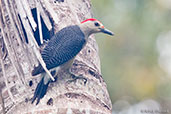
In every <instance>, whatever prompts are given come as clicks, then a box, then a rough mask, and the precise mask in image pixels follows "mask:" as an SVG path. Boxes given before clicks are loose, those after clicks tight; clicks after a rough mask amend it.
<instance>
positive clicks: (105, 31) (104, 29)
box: [100, 28, 114, 36]
mask: <svg viewBox="0 0 171 114" xmlns="http://www.w3.org/2000/svg"><path fill="white" fill-rule="evenodd" d="M100 31H101V32H103V33H105V34H108V35H111V36H113V35H114V33H113V32H112V31H110V30H108V29H106V28H100Z"/></svg>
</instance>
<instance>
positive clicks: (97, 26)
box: [80, 18, 114, 36]
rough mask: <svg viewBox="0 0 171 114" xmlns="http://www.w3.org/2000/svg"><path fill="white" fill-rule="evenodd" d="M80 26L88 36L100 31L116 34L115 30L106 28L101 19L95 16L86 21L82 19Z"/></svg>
mask: <svg viewBox="0 0 171 114" xmlns="http://www.w3.org/2000/svg"><path fill="white" fill-rule="evenodd" d="M80 27H81V29H82V31H83V32H84V34H86V35H88V36H89V35H91V34H93V33H100V32H101V33H105V34H108V35H114V34H113V32H111V31H109V30H108V29H106V28H105V27H104V26H103V24H102V23H101V22H100V21H98V20H97V19H94V18H90V19H87V20H85V21H82V22H81V24H80Z"/></svg>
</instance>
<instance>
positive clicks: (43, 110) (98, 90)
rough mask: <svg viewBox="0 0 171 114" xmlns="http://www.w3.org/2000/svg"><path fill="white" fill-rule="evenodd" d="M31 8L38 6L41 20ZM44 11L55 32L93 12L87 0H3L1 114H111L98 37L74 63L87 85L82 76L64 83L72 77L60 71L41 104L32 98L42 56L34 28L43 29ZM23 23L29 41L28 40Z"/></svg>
mask: <svg viewBox="0 0 171 114" xmlns="http://www.w3.org/2000/svg"><path fill="white" fill-rule="evenodd" d="M59 1H60V2H59ZM33 8H37V19H38V23H39V24H38V23H36V21H35V20H34V18H33V15H32V13H31V10H32V9H33ZM18 15H20V17H21V21H22V22H21V21H20V19H19V16H18ZM40 16H41V17H42V19H43V21H44V23H45V25H46V27H47V28H48V29H49V30H51V29H52V28H53V29H52V30H51V31H54V32H55V33H56V32H57V31H58V30H60V29H61V28H63V27H65V26H67V25H71V24H77V23H80V21H83V20H84V19H87V18H90V17H92V13H91V4H90V1H89V0H64V2H63V0H57V1H56V2H55V0H0V104H1V106H0V113H2V114H5V113H7V114H25V113H26V114H33V113H36V114H38V113H39V114H50V113H51V114H55V113H59V114H66V113H67V114H84V113H86V114H94V113H95V114H108V113H109V114H110V113H111V110H112V106H111V100H110V98H109V94H108V92H107V88H106V84H105V82H104V80H103V78H102V76H101V72H100V60H99V56H98V47H97V44H96V41H95V39H94V36H91V37H92V38H90V40H89V41H88V44H87V45H86V47H85V48H84V49H83V50H82V51H81V52H80V54H79V55H78V56H77V57H76V59H75V61H74V64H73V66H72V68H71V71H72V72H73V73H75V74H76V75H80V74H82V75H83V76H85V77H86V78H87V79H88V81H87V83H86V85H84V84H83V80H78V81H77V82H76V83H66V82H67V80H70V79H71V78H70V76H69V75H68V74H67V72H65V71H62V70H60V71H59V74H58V81H57V82H55V83H52V84H50V85H49V88H48V92H47V94H46V96H45V97H44V98H43V99H41V101H40V103H39V104H38V105H37V106H35V105H33V104H31V102H30V99H31V98H32V97H33V93H34V89H35V88H36V86H37V83H38V82H39V80H40V75H38V76H36V77H33V76H31V71H32V69H33V68H34V65H37V64H38V59H39V60H40V61H41V58H40V57H39V56H40V52H39V50H40V49H39V47H38V45H37V44H36V41H35V38H34V35H33V31H32V29H31V28H33V30H36V28H38V29H39V32H40V33H42V31H41V28H42V27H41V19H40ZM50 20H52V21H50ZM21 23H23V25H24V29H25V31H26V34H27V37H28V41H29V44H27V43H26V42H25V35H24V32H23V29H22V26H21ZM52 23H53V24H52ZM42 34H43V33H42ZM42 34H40V40H41V42H42V41H43V40H42V39H43V37H42ZM31 82H32V83H33V84H32V86H31V87H30V86H29V83H30V84H31ZM49 99H50V100H49Z"/></svg>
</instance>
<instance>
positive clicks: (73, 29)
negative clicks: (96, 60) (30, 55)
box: [32, 25, 86, 76]
mask: <svg viewBox="0 0 171 114" xmlns="http://www.w3.org/2000/svg"><path fill="white" fill-rule="evenodd" d="M85 42H86V41H85V36H84V34H83V32H82V31H81V29H80V28H79V26H77V25H74V26H68V27H65V28H63V29H62V30H60V31H59V32H57V33H56V34H55V35H54V36H53V37H52V38H51V39H50V41H49V42H48V44H47V46H46V47H45V48H44V50H43V51H42V53H41V55H42V58H43V60H44V62H45V64H46V67H47V69H52V68H54V67H57V66H59V65H62V64H64V63H66V62H67V61H69V60H70V59H72V58H73V57H75V56H76V55H77V54H78V53H79V52H80V51H81V49H82V47H83V46H84V45H85ZM42 72H44V69H43V68H42V66H41V65H40V64H39V66H38V67H35V68H34V70H33V71H32V75H33V76H34V75H37V74H39V73H42Z"/></svg>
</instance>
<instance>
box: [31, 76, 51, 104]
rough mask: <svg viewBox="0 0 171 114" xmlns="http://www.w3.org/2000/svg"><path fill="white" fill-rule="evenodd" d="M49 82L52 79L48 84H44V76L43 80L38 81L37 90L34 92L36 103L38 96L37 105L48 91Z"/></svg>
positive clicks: (33, 99)
mask: <svg viewBox="0 0 171 114" xmlns="http://www.w3.org/2000/svg"><path fill="white" fill-rule="evenodd" d="M49 83H50V81H49V82H48V83H47V84H44V77H42V79H41V81H40V82H39V83H38V85H37V87H36V90H35V92H34V96H33V98H32V104H33V103H34V101H35V100H36V98H37V103H36V105H37V104H39V102H40V99H41V98H43V97H44V95H45V94H46V92H47V88H48V85H49Z"/></svg>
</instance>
